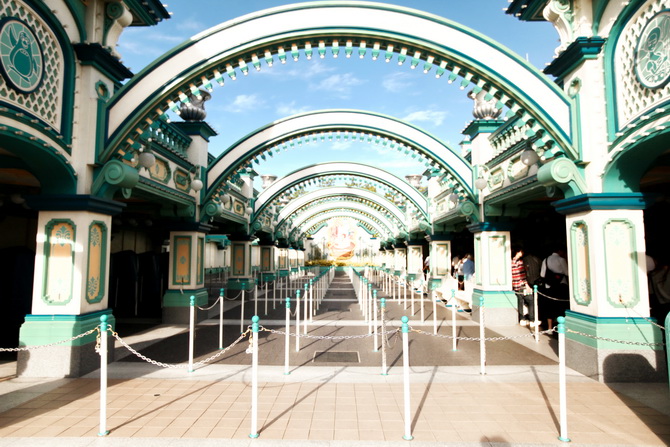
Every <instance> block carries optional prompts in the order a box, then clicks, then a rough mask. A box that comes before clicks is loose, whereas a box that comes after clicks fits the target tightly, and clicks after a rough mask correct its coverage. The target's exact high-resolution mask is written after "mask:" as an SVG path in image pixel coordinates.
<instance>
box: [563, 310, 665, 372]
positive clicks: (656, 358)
mask: <svg viewBox="0 0 670 447" xmlns="http://www.w3.org/2000/svg"><path fill="white" fill-rule="evenodd" d="M565 325H566V328H567V333H566V334H565V335H566V344H565V346H566V365H567V366H568V367H569V368H572V369H574V370H575V371H578V372H580V373H581V374H584V375H585V376H588V377H591V378H592V379H594V380H598V381H599V382H603V383H610V382H663V381H665V380H667V365H666V362H665V352H664V351H663V347H662V346H657V347H652V346H643V345H634V344H626V343H614V342H611V341H607V340H602V339H595V338H592V337H589V336H586V335H581V334H587V335H590V336H597V337H602V338H609V339H613V340H624V341H627V342H632V343H660V342H661V341H663V337H662V334H661V331H660V329H659V328H658V327H656V326H654V325H652V324H651V323H650V322H649V321H647V320H645V319H643V318H614V317H611V318H608V317H594V316H591V315H586V314H581V313H578V312H573V311H567V312H566V318H565ZM573 331H574V332H573ZM580 333H581V334H580Z"/></svg>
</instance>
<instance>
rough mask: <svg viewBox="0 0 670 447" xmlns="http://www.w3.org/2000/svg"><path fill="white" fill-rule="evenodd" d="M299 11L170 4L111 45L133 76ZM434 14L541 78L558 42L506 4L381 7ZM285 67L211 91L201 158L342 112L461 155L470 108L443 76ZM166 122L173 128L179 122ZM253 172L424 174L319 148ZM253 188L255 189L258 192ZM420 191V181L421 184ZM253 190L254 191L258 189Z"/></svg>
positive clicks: (346, 66)
mask: <svg viewBox="0 0 670 447" xmlns="http://www.w3.org/2000/svg"><path fill="white" fill-rule="evenodd" d="M289 3H298V2H290V1H280V0H245V1H238V0H226V1H221V0H197V7H196V8H194V7H193V5H194V4H196V2H193V1H186V0H175V1H173V2H172V3H168V4H167V9H168V11H170V12H171V13H172V14H173V15H172V18H171V19H169V20H166V21H163V22H161V23H159V24H158V25H157V26H153V27H134V28H129V29H126V30H125V31H124V32H123V34H122V35H121V38H120V40H119V45H118V48H117V50H118V52H119V53H120V54H121V56H122V61H123V62H124V64H125V65H126V66H128V67H129V68H130V69H131V71H133V72H134V73H137V72H139V71H140V70H141V69H142V68H144V67H145V66H147V65H148V64H149V63H151V61H153V60H154V59H155V58H157V57H159V56H160V55H161V54H163V53H165V52H166V51H168V50H170V49H171V48H172V47H174V46H176V45H178V44H180V43H182V42H183V41H185V40H187V39H188V38H190V37H191V36H193V35H195V34H197V33H199V32H201V31H204V30H206V29H208V28H211V27H212V26H215V25H218V24H219V23H223V22H225V21H228V20H231V19H234V18H236V17H239V16H241V15H244V14H247V13H251V12H256V11H260V10H263V9H266V8H270V7H274V6H280V5H285V4H289ZM382 3H391V4H396V5H400V6H405V7H411V8H414V9H418V10H422V11H426V12H429V13H432V14H436V15H439V16H442V17H445V18H447V19H450V20H452V21H455V22H459V23H461V24H463V25H465V26H468V27H470V28H473V29H475V30H477V31H479V32H480V33H482V34H485V35H487V36H489V37H490V38H492V39H494V40H497V41H498V42H500V43H502V44H503V45H505V46H507V47H508V48H510V49H511V50H512V51H515V52H516V53H518V54H519V55H521V56H522V57H524V58H526V59H527V60H529V61H530V63H532V64H533V65H534V66H535V67H537V68H539V69H542V68H544V66H545V65H546V63H548V62H550V61H551V60H552V58H553V54H554V49H555V48H556V47H557V46H558V43H559V42H558V35H557V33H556V31H555V30H554V29H553V27H552V26H551V24H549V23H546V22H539V23H536V22H533V23H528V22H522V21H519V20H518V19H516V18H515V17H512V16H510V15H507V14H505V13H504V11H503V10H504V8H506V7H507V5H508V2H507V0H394V1H383V2H382ZM287 59H288V61H287V63H286V64H285V65H282V64H274V65H273V67H272V68H269V67H267V66H266V65H265V63H263V68H262V69H261V71H260V72H255V71H254V70H250V73H249V75H248V76H245V77H242V76H240V77H238V79H237V80H236V81H234V82H230V81H228V82H226V84H225V86H224V87H218V86H215V89H214V91H213V93H212V99H211V100H210V101H208V102H207V103H206V105H205V108H206V110H207V118H206V121H207V122H208V123H209V124H210V125H211V126H212V127H213V128H214V129H215V130H216V131H217V132H218V135H217V136H216V137H213V138H212V139H211V140H210V148H209V151H210V153H211V154H212V155H214V156H218V155H220V154H221V153H222V152H224V151H225V150H226V148H227V147H229V146H230V145H231V144H233V143H234V142H236V141H237V140H239V139H240V138H242V137H244V136H245V135H247V134H249V133H251V132H253V131H254V130H255V129H258V128H259V127H262V126H265V125H267V124H269V123H271V122H273V121H275V120H278V119H282V118H284V117H287V116H290V115H294V114H297V113H303V112H308V111H313V110H321V109H333V108H346V109H359V110H368V111H372V112H375V113H381V114H385V115H390V116H393V117H395V118H399V119H401V120H404V121H407V122H409V123H411V124H413V125H415V126H418V127H421V128H422V129H424V130H425V131H427V132H429V133H431V134H432V135H434V136H436V137H437V138H439V139H441V140H442V141H444V142H446V143H447V144H448V145H449V146H451V147H453V148H454V149H455V150H457V151H460V148H459V143H460V142H461V141H462V140H463V136H462V134H461V131H462V130H463V128H464V127H465V126H466V124H467V123H468V122H469V121H470V120H472V105H473V102H472V100H471V99H469V98H468V97H467V96H466V93H467V90H466V91H461V90H459V88H458V87H457V84H458V83H454V84H451V85H450V84H448V83H447V81H446V79H445V78H446V76H445V77H442V78H441V79H436V78H435V76H434V75H433V74H432V73H429V74H423V73H422V71H421V70H410V68H409V64H407V63H406V64H404V65H403V66H400V67H399V66H398V65H397V64H395V63H388V64H387V63H385V62H384V61H383V60H381V59H382V58H380V59H379V60H377V61H373V60H372V59H371V58H370V57H369V55H368V57H366V58H364V59H362V60H361V59H359V58H357V57H352V58H351V59H346V58H344V57H339V58H337V59H334V58H332V56H328V57H326V58H325V59H319V58H312V59H311V60H307V59H306V58H304V57H301V58H300V60H299V61H298V62H293V61H292V60H291V58H287ZM173 118H174V120H179V118H178V117H177V116H174V117H173ZM270 160H271V161H269V162H265V163H261V164H260V165H259V166H256V167H255V169H256V171H257V172H258V173H259V174H261V175H263V174H272V175H277V176H279V177H281V176H284V175H286V174H287V173H289V172H292V171H294V170H296V169H299V168H301V167H303V166H306V165H309V164H314V163H323V162H328V161H351V162H357V163H366V164H371V165H374V166H376V167H379V168H382V169H386V170H389V171H392V172H394V173H395V174H396V175H398V176H400V177H404V176H405V175H410V174H421V173H422V172H423V170H424V169H425V168H424V166H423V165H420V164H418V163H417V162H415V161H412V160H408V159H407V158H406V157H404V156H402V155H400V154H399V153H398V152H395V151H389V150H387V149H382V148H381V147H378V146H375V145H369V144H365V143H352V142H324V143H318V144H316V145H314V144H310V145H303V146H302V147H300V148H298V149H294V150H291V151H289V152H282V154H281V155H280V156H275V157H273V158H272V159H270ZM259 182H260V180H258V181H257V183H259ZM424 182H425V180H424ZM256 186H257V187H259V185H258V184H257V185H256Z"/></svg>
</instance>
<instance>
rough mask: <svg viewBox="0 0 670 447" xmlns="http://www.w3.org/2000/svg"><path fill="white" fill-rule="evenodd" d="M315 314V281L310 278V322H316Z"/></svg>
mask: <svg viewBox="0 0 670 447" xmlns="http://www.w3.org/2000/svg"><path fill="white" fill-rule="evenodd" d="M314 315H316V311H315V309H314V284H313V281H312V280H311V279H310V280H309V321H310V323H313V322H314Z"/></svg>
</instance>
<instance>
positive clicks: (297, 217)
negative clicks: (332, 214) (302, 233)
mask: <svg viewBox="0 0 670 447" xmlns="http://www.w3.org/2000/svg"><path fill="white" fill-rule="evenodd" d="M339 197H341V200H334V201H333V202H332V203H331V202H330V201H320V200H318V201H314V202H310V203H308V204H306V205H310V204H312V203H314V204H315V206H313V207H306V208H304V209H302V208H301V209H300V210H297V211H296V212H295V213H292V214H291V215H290V216H288V217H286V218H284V219H282V220H281V221H280V222H278V223H277V225H276V229H282V228H283V227H285V226H289V225H293V223H294V222H295V221H298V222H300V223H299V224H297V225H296V226H300V225H302V224H304V222H306V221H307V220H309V219H312V218H313V217H314V216H316V215H320V214H323V213H327V212H328V211H329V210H333V209H338V210H342V209H347V210H350V211H352V212H356V213H361V214H365V215H369V216H370V219H371V220H374V221H375V222H378V223H379V224H380V225H382V226H383V227H385V228H387V229H388V230H389V232H390V233H396V232H400V231H404V232H406V231H407V226H406V225H405V223H404V222H402V221H397V219H394V218H393V216H386V215H385V216H382V215H379V214H378V213H377V212H376V210H375V209H374V208H372V207H370V206H369V205H367V204H365V203H359V202H356V201H355V200H352V199H355V197H356V196H354V195H353V194H352V195H349V196H339ZM322 198H324V199H338V197H337V196H334V195H331V196H326V197H322ZM289 223H290V224H289Z"/></svg>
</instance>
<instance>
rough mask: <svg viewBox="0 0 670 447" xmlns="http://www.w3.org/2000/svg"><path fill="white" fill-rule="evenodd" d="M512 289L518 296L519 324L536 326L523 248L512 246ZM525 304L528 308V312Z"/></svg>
mask: <svg viewBox="0 0 670 447" xmlns="http://www.w3.org/2000/svg"><path fill="white" fill-rule="evenodd" d="M512 290H514V293H516V297H517V311H518V312H519V324H520V325H521V326H528V325H529V324H530V326H531V327H535V324H536V323H535V309H534V307H533V300H532V298H533V295H531V289H530V286H529V285H528V281H527V280H526V268H525V267H524V264H523V249H522V248H521V247H513V248H512ZM524 305H525V307H526V309H527V310H528V313H527V314H526V312H525V310H524Z"/></svg>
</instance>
